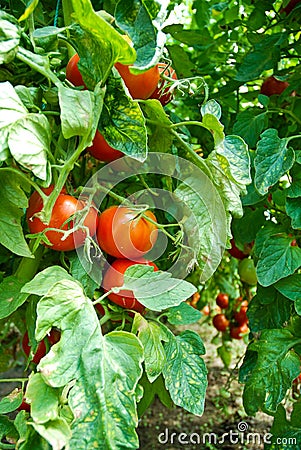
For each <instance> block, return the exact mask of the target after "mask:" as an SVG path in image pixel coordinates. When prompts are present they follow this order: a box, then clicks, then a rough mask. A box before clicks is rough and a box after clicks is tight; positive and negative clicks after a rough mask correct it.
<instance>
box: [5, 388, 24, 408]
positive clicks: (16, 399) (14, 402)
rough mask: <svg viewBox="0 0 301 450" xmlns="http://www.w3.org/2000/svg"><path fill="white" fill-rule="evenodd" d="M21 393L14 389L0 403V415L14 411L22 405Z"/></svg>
mask: <svg viewBox="0 0 301 450" xmlns="http://www.w3.org/2000/svg"><path fill="white" fill-rule="evenodd" d="M22 400H23V392H22V391H21V390H20V389H14V390H13V391H12V392H11V393H10V394H8V395H7V396H6V397H3V398H2V399H1V401H0V414H7V413H10V412H13V411H15V410H16V409H17V408H18V407H19V406H20V405H21V403H22Z"/></svg>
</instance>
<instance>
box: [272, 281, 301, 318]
mask: <svg viewBox="0 0 301 450" xmlns="http://www.w3.org/2000/svg"><path fill="white" fill-rule="evenodd" d="M275 288H276V289H277V291H279V292H280V293H281V294H282V295H284V296H285V297H287V298H289V299H290V300H292V301H293V302H295V308H296V312H297V313H298V314H299V316H300V315H301V296H300V292H301V274H300V273H294V274H293V275H290V276H288V277H286V278H282V279H281V280H279V281H278V282H277V283H276V284H275Z"/></svg>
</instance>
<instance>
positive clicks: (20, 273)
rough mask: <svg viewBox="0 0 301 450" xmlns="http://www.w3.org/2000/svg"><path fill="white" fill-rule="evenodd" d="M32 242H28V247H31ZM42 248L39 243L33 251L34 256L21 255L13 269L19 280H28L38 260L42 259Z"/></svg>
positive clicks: (35, 268)
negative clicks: (15, 267) (17, 264)
mask: <svg viewBox="0 0 301 450" xmlns="http://www.w3.org/2000/svg"><path fill="white" fill-rule="evenodd" d="M34 244H35V243H34V242H33V241H31V242H30V243H29V248H30V249H32V248H33V246H34ZM43 252H44V248H43V246H42V245H39V246H38V247H37V249H36V250H35V252H34V258H26V257H23V258H22V259H21V261H20V263H19V266H18V267H17V269H16V271H15V276H16V277H17V278H18V279H19V280H21V281H30V280H31V279H32V278H33V277H34V276H35V274H36V273H37V270H38V268H39V264H40V261H41V259H42V256H43Z"/></svg>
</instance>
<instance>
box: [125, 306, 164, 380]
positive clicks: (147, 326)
mask: <svg viewBox="0 0 301 450" xmlns="http://www.w3.org/2000/svg"><path fill="white" fill-rule="evenodd" d="M132 332H133V333H135V334H136V333H138V338H139V340H140V341H141V343H142V345H143V349H144V364H145V371H146V375H147V378H148V379H149V381H150V382H151V383H153V382H154V381H155V380H156V379H157V378H158V376H159V375H160V374H161V372H162V369H163V366H164V364H165V358H166V355H165V351H164V347H163V342H167V341H168V336H167V335H166V331H165V327H162V326H161V325H160V323H159V322H155V321H147V320H146V319H144V318H143V317H142V316H141V315H140V314H136V315H135V319H134V323H133V327H132Z"/></svg>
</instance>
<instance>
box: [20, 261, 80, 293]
mask: <svg viewBox="0 0 301 450" xmlns="http://www.w3.org/2000/svg"><path fill="white" fill-rule="evenodd" d="M63 280H69V281H72V280H73V278H72V276H71V275H69V273H68V272H67V271H66V270H65V269H63V268H62V267H61V266H49V267H47V268H46V269H44V270H43V271H42V272H39V273H38V274H37V275H36V276H35V277H34V278H33V279H32V280H31V281H29V282H28V283H26V284H25V285H24V286H23V288H22V292H23V293H27V294H34V295H39V296H43V295H46V294H47V292H48V291H49V289H51V288H52V287H53V286H54V285H55V284H56V283H57V282H58V281H63Z"/></svg>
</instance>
